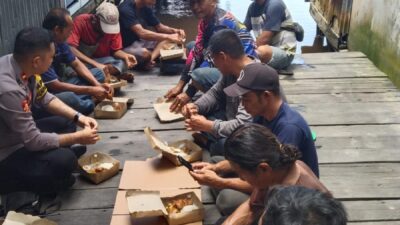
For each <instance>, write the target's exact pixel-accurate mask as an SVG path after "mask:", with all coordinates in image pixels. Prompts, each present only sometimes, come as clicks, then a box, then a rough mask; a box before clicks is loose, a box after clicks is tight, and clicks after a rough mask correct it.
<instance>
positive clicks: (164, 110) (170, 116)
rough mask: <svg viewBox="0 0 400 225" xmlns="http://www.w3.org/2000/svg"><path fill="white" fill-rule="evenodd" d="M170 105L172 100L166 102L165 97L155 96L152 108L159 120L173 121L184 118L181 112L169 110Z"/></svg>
mask: <svg viewBox="0 0 400 225" xmlns="http://www.w3.org/2000/svg"><path fill="white" fill-rule="evenodd" d="M171 105H172V101H170V102H167V101H166V99H165V98H162V97H160V98H157V100H156V101H155V103H154V104H153V107H154V110H155V111H156V113H157V116H158V118H159V119H160V121H161V122H165V123H167V122H175V121H179V120H183V119H184V117H183V115H182V113H174V112H170V110H169V108H170V107H171Z"/></svg>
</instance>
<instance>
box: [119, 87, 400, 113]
mask: <svg viewBox="0 0 400 225" xmlns="http://www.w3.org/2000/svg"><path fill="white" fill-rule="evenodd" d="M121 94H122V95H121V96H123V97H129V98H134V100H135V103H134V104H132V105H131V106H130V108H131V109H145V108H153V103H154V102H155V99H157V98H158V97H161V96H163V95H164V94H165V91H155V90H150V91H146V92H142V91H124V92H122V93H121ZM286 98H287V99H288V102H289V103H291V104H292V103H294V104H298V103H302V104H308V103H315V102H331V103H335V102H338V103H339V102H399V101H400V93H399V92H394V91H392V92H375V93H362V92H361V93H357V92H354V93H351V92H349V93H325V94H287V95H286Z"/></svg>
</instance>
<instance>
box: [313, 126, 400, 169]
mask: <svg viewBox="0 0 400 225" xmlns="http://www.w3.org/2000/svg"><path fill="white" fill-rule="evenodd" d="M311 129H312V130H313V131H315V132H316V134H317V141H316V143H315V145H316V147H317V152H318V160H319V163H349V162H400V151H399V147H400V125H356V126H317V127H311Z"/></svg>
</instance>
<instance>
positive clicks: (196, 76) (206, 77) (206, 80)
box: [191, 67, 222, 92]
mask: <svg viewBox="0 0 400 225" xmlns="http://www.w3.org/2000/svg"><path fill="white" fill-rule="evenodd" d="M221 76H222V74H221V72H219V70H218V69H217V68H210V67H201V68H197V69H195V70H193V72H192V74H191V77H192V80H193V82H196V83H197V84H198V85H199V86H201V89H202V90H201V91H203V92H207V91H208V90H210V88H211V87H212V86H213V85H214V84H215V83H217V81H218V80H219V78H220V77H221Z"/></svg>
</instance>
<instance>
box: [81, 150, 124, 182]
mask: <svg viewBox="0 0 400 225" xmlns="http://www.w3.org/2000/svg"><path fill="white" fill-rule="evenodd" d="M78 164H79V169H80V172H81V174H82V176H84V177H86V178H88V179H89V180H90V181H92V182H93V183H95V184H99V183H101V182H103V181H105V180H107V179H109V178H111V177H113V176H115V175H116V174H118V172H119V166H120V163H119V161H118V160H116V159H114V158H113V157H111V156H109V155H107V154H104V153H100V152H96V153H93V154H90V155H84V156H82V157H81V158H80V159H79V160H78Z"/></svg>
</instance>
